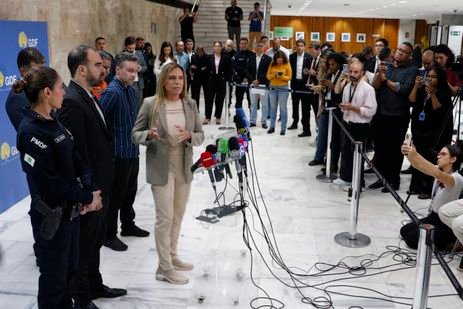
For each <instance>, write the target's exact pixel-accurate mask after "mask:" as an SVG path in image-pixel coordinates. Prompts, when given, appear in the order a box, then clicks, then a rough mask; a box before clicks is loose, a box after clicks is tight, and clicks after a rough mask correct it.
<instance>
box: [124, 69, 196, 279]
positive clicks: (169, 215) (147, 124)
mask: <svg viewBox="0 0 463 309" xmlns="http://www.w3.org/2000/svg"><path fill="white" fill-rule="evenodd" d="M156 93H157V95H156V96H154V97H149V98H146V99H145V100H144V101H143V105H142V106H141V109H140V112H139V114H138V118H137V121H136V122H135V126H134V128H133V131H132V139H133V141H134V143H136V144H142V145H145V146H146V181H147V182H148V183H149V184H151V190H152V192H153V197H154V203H155V209H156V224H155V228H154V232H155V233H154V234H155V240H156V250H157V252H158V257H159V265H158V268H157V270H156V279H157V280H162V281H167V282H170V283H173V284H185V283H187V282H188V278H187V277H186V276H184V275H183V274H181V273H180V272H178V271H187V270H191V269H193V265H192V264H190V263H187V262H183V261H181V260H180V259H179V258H178V256H177V243H178V237H179V235H180V227H181V224H182V219H183V215H184V213H185V208H186V204H187V202H188V198H189V196H190V188H191V181H192V179H193V175H192V173H191V171H190V167H191V166H192V165H193V158H192V157H193V146H199V145H201V144H202V142H203V141H204V132H203V129H202V126H201V119H200V116H199V113H198V109H197V106H196V103H195V102H194V101H193V100H191V99H190V98H188V97H186V80H185V72H184V70H183V68H182V67H181V66H180V65H178V64H177V63H174V62H173V63H169V64H166V65H165V67H164V68H163V69H162V71H161V74H160V76H159V81H158V84H157V91H156Z"/></svg>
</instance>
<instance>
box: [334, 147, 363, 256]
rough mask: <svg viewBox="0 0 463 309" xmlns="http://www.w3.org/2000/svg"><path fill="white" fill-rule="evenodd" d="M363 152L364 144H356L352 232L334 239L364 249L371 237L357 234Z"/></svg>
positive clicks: (351, 206)
mask: <svg viewBox="0 0 463 309" xmlns="http://www.w3.org/2000/svg"><path fill="white" fill-rule="evenodd" d="M362 151H363V143H362V142H355V150H354V164H353V165H352V200H351V202H350V214H351V218H350V220H351V221H350V231H349V232H343V233H339V234H337V235H336V236H335V237H334V241H335V242H336V243H337V244H339V245H341V246H343V247H349V248H363V247H366V246H368V245H369V244H370V242H371V240H370V237H368V236H367V235H364V234H361V233H357V223H358V210H359V201H360V191H361V189H362V181H361V177H362Z"/></svg>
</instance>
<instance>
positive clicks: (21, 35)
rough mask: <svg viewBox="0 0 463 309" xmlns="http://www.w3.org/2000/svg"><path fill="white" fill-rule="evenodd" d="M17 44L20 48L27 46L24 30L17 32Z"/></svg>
mask: <svg viewBox="0 0 463 309" xmlns="http://www.w3.org/2000/svg"><path fill="white" fill-rule="evenodd" d="M18 44H19V47H21V48H26V47H27V35H26V34H25V33H24V31H21V32H20V33H19V37H18Z"/></svg>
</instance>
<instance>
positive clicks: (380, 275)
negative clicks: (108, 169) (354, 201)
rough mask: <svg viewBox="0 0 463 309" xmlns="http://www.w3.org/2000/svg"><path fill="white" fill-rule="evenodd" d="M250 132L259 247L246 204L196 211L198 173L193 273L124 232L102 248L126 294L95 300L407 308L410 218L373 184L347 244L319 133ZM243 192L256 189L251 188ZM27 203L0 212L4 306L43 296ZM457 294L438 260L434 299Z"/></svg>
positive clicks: (196, 193)
mask: <svg viewBox="0 0 463 309" xmlns="http://www.w3.org/2000/svg"><path fill="white" fill-rule="evenodd" d="M290 105H291V104H290V103H288V106H290ZM289 115H291V113H289ZM218 127H219V126H218V125H216V124H211V125H208V126H205V127H204V129H205V132H206V141H205V143H204V147H198V148H196V150H195V151H196V154H195V158H197V157H199V153H200V152H201V151H203V150H204V148H205V145H207V144H210V143H211V142H213V141H215V139H216V138H217V137H219V136H223V135H225V136H227V134H228V135H229V134H230V133H229V132H226V131H221V130H219V129H218ZM313 131H314V130H313ZM251 132H252V137H253V147H252V148H253V150H254V151H253V153H254V163H255V169H254V170H255V172H256V174H257V178H251V177H249V182H250V184H249V188H250V189H251V191H253V190H254V191H258V189H257V179H258V183H259V186H260V189H261V192H262V198H261V197H260V195H259V194H257V196H258V198H257V202H258V208H255V207H254V206H252V205H250V206H249V207H248V208H247V209H246V210H245V214H246V215H245V217H246V221H247V223H248V225H247V226H248V227H249V230H246V231H245V233H244V235H245V238H246V240H247V241H248V242H249V243H250V246H251V248H252V250H251V251H249V250H248V248H247V247H246V245H245V243H244V241H243V219H244V218H243V215H242V214H241V213H238V214H236V215H231V216H228V217H224V218H222V219H221V220H220V222H218V223H216V224H208V223H204V222H201V221H198V220H196V219H195V218H196V217H197V216H198V215H199V214H200V213H201V211H202V210H204V209H206V208H210V207H212V206H213V201H214V197H215V196H214V193H213V190H212V187H211V184H210V181H209V177H208V175H207V174H206V173H204V174H202V173H199V174H196V175H195V179H194V182H193V186H192V192H191V199H190V202H189V204H188V209H187V213H186V215H185V218H184V224H183V228H182V233H181V239H180V244H179V248H180V252H179V253H180V255H181V258H182V259H184V260H187V261H191V262H192V263H194V265H195V268H194V270H192V271H190V272H188V273H187V275H188V277H189V278H190V282H189V283H188V284H187V285H184V286H174V285H170V284H168V283H164V282H159V281H156V280H155V276H154V271H155V268H156V265H157V255H156V248H155V244H154V239H153V236H152V235H151V236H150V237H148V238H144V239H138V238H132V237H122V239H123V241H124V242H125V243H126V244H128V246H129V249H128V250H127V251H125V252H114V251H111V250H110V249H107V248H103V249H102V250H101V255H102V259H101V260H102V263H101V264H102V266H101V271H102V274H103V277H104V280H105V283H106V284H107V285H109V286H112V287H122V288H126V289H127V290H128V294H127V295H126V296H125V297H121V298H120V299H112V300H96V301H95V303H96V304H97V305H98V307H100V308H106V309H109V308H111V309H123V308H139V309H145V308H162V309H173V308H176V309H177V308H178V309H181V308H188V309H193V308H195V309H199V308H214V309H217V308H250V307H251V306H254V307H258V306H260V305H270V304H273V306H274V307H273V308H281V306H282V304H284V306H285V308H314V307H313V306H312V305H310V304H309V303H310V302H314V303H316V304H318V305H319V306H321V307H320V308H339V309H343V308H346V309H347V308H378V309H379V308H381V309H386V308H388V309H389V308H410V307H411V306H410V304H411V303H412V297H413V291H414V282H415V272H416V270H415V268H414V267H410V266H406V265H403V264H401V263H400V260H401V259H403V258H405V256H404V255H403V254H402V255H401V254H399V252H398V247H399V246H400V247H404V244H403V243H401V242H400V240H399V237H398V230H399V228H400V226H401V224H403V223H404V222H405V221H406V220H407V217H406V216H405V215H404V214H403V213H401V211H400V209H399V206H398V205H397V204H396V202H395V201H394V200H393V198H392V197H391V196H390V195H389V194H384V193H381V192H380V191H378V190H370V189H366V190H365V191H364V192H363V193H362V195H361V200H360V210H359V220H358V232H359V233H363V234H366V235H368V236H369V237H370V238H371V244H370V245H369V246H367V247H364V248H345V247H341V246H339V245H338V244H336V243H335V241H334V236H335V235H336V234H338V233H340V232H345V231H348V230H349V229H350V219H349V218H350V203H349V202H348V201H347V193H346V192H344V191H343V190H342V189H341V188H339V187H338V186H336V185H333V184H327V183H321V182H319V181H317V180H316V179H315V176H316V175H318V174H319V173H320V167H319V166H318V167H309V166H308V165H307V162H309V161H310V160H311V159H312V158H313V155H314V152H315V148H313V147H310V146H309V144H310V143H311V142H313V141H314V136H312V137H304V138H298V137H297V134H298V133H300V130H299V132H298V131H297V130H295V131H287V133H286V136H280V135H279V134H278V132H279V124H278V126H277V130H276V132H277V133H275V134H272V135H269V134H267V133H266V130H264V129H262V128H261V127H260V126H258V127H255V128H252V131H251ZM313 133H314V132H313ZM140 162H142V163H141V168H140V175H139V189H138V194H137V198H136V201H135V209H136V213H137V217H136V222H137V224H138V225H139V226H141V227H143V228H145V229H147V230H150V231H152V230H153V226H154V219H155V216H154V204H153V200H152V195H151V191H150V187H149V186H148V185H147V184H146V182H145V165H144V155H143V156H142V159H141V160H140ZM404 165H406V163H405V164H404ZM232 168H234V167H232ZM375 180H376V177H374V176H372V175H367V176H366V181H367V184H369V183H372V182H374V181H375ZM409 180H410V179H409V176H403V177H402V185H401V188H400V191H399V194H400V195H401V196H403V197H404V196H405V191H406V188H407V187H408V182H409ZM220 188H223V182H222V183H219V189H220ZM236 188H237V180H236V177H234V178H233V179H232V180H231V181H230V183H229V184H228V186H227V190H226V194H225V198H226V201H227V203H230V202H231V201H232V200H234V199H235V198H236ZM246 199H247V200H250V197H249V195H247V196H246ZM263 201H265V204H266V206H267V208H265V207H264V205H263ZM427 203H428V201H422V200H418V199H417V198H416V197H415V196H414V197H412V198H411V199H410V202H409V205H410V206H411V208H412V209H414V210H416V211H418V213H421V214H423V213H424V212H425V209H426V206H427ZM28 205H29V200H28V199H27V198H26V199H25V200H23V201H21V202H20V203H18V204H17V205H15V206H14V207H12V208H11V209H9V210H8V211H6V212H4V213H2V214H0V252H1V259H0V278H1V279H0V308H8V309H9V308H15V309H16V308H18V309H22V308H36V307H37V305H36V293H37V278H38V268H37V267H36V266H35V258H34V256H33V253H32V236H31V229H30V224H29V218H28V215H27V209H28ZM257 209H258V211H257ZM258 213H259V214H260V217H261V218H262V221H261V220H260V219H259V216H258ZM264 230H265V231H266V233H268V234H265V235H267V237H264V236H265V235H264V233H263V232H264ZM272 231H273V233H272ZM265 239H267V241H270V244H271V248H272V250H270V249H269V248H270V246H269V244H268V243H267V241H266V240H265ZM411 254H412V255H413V254H414V253H413V252H411ZM260 255H262V257H261V256H260ZM380 255H382V257H381V258H379V256H380ZM271 256H273V257H274V260H272V258H271ZM378 258H379V259H378ZM368 260H371V261H372V264H371V265H368V267H367V269H366V276H362V275H361V272H360V271H359V270H357V271H353V272H352V273H351V274H349V273H348V272H347V269H346V268H347V267H356V266H360V265H361V263H363V262H364V261H368ZM362 261H363V262H362ZM317 262H319V263H330V264H338V263H339V262H342V264H340V265H341V266H340V267H337V268H334V269H332V270H329V269H328V268H329V266H327V265H326V264H325V265H323V264H316V263H317ZM458 262H459V258H457V259H455V260H453V261H450V262H449V264H450V267H451V269H452V270H455V268H456V266H457V264H458ZM314 265H318V267H319V268H318V270H317V269H315V268H314ZM362 265H363V264H362ZM320 269H322V270H325V272H323V273H322V272H321V271H320ZM392 270H393V271H392ZM288 272H292V274H293V275H292V276H290V275H289V274H288ZM456 276H457V278H458V279H459V280H460V282H461V283H463V274H462V273H458V272H457V273H456ZM277 278H278V279H277ZM296 287H297V288H296ZM367 289H368V290H367ZM452 294H455V292H454V290H453V289H452V287H451V285H450V282H449V280H448V279H447V277H446V276H445V274H444V272H443V271H442V269H441V267H440V266H439V265H434V266H432V273H431V280H430V295H431V296H436V295H450V296H443V297H430V298H429V301H428V307H431V308H437V309H440V308H446V309H454V308H463V303H462V302H461V301H460V300H459V299H458V298H457V297H456V296H455V295H452ZM269 298H271V299H272V300H273V301H272V302H270V301H269ZM302 300H303V301H302ZM392 301H396V303H393V302H392ZM328 302H331V304H332V306H331V307H330V305H327V304H328ZM266 308H270V307H266Z"/></svg>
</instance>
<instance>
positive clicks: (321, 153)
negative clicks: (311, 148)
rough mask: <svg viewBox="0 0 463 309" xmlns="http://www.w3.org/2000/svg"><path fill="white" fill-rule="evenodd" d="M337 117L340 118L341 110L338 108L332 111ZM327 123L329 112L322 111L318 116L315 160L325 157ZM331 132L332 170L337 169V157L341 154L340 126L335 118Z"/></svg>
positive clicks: (321, 159)
mask: <svg viewBox="0 0 463 309" xmlns="http://www.w3.org/2000/svg"><path fill="white" fill-rule="evenodd" d="M333 114H336V116H337V117H338V119H342V112H341V110H340V109H339V108H337V109H335V110H334V111H333ZM328 124H329V113H328V111H326V110H325V111H323V112H322V113H321V115H320V117H319V118H318V136H317V150H316V151H315V158H314V159H315V160H318V161H323V160H324V159H325V155H326V150H327V148H328ZM331 132H332V134H331V145H330V149H331V169H332V171H337V170H338V163H339V157H340V155H341V128H340V127H339V124H338V123H337V121H336V120H334V119H333V127H332V131H331Z"/></svg>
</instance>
